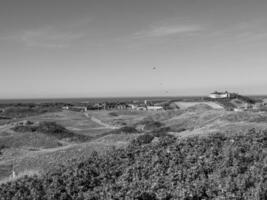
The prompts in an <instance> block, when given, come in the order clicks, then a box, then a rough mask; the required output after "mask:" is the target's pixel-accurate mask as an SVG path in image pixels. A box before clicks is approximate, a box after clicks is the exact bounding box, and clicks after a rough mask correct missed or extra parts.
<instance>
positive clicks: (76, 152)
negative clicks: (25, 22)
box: [0, 105, 267, 180]
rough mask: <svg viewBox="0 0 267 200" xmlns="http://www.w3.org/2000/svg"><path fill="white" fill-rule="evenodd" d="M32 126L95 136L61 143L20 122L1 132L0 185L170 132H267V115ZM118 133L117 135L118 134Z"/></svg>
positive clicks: (166, 116)
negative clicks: (141, 136) (10, 178)
mask: <svg viewBox="0 0 267 200" xmlns="http://www.w3.org/2000/svg"><path fill="white" fill-rule="evenodd" d="M24 119H27V120H29V121H32V122H39V123H40V122H47V121H50V122H55V123H57V124H59V125H62V126H63V127H65V128H66V129H68V130H70V131H71V132H72V133H73V134H83V135H85V136H90V138H91V139H90V140H88V141H80V142H76V141H71V140H68V139H66V138H64V139H59V138H56V137H53V135H47V134H44V133H40V132H23V133H21V132H16V131H14V130H12V127H14V124H15V122H16V121H13V123H10V124H5V125H2V126H0V146H1V145H2V146H3V148H2V149H1V154H0V179H5V180H6V178H8V176H9V175H10V174H11V172H12V168H14V169H15V171H16V172H17V173H18V174H22V173H27V171H28V172H29V173H30V172H35V173H38V174H42V173H43V172H46V171H49V170H51V169H53V168H56V167H57V166H58V165H60V164H64V165H65V164H68V163H69V162H70V161H71V160H73V159H77V160H85V159H86V158H88V157H89V156H90V155H91V153H92V152H94V151H97V152H102V153H103V152H106V151H109V150H110V149H113V148H120V147H125V146H127V145H128V144H129V143H130V142H131V141H132V140H133V139H135V138H136V137H137V136H138V135H139V134H143V133H157V134H158V133H159V132H161V131H164V132H168V133H169V134H172V135H173V136H175V137H187V136H191V135H208V134H214V133H217V132H221V133H225V134H234V133H239V132H244V131H248V130H250V129H252V128H254V129H256V130H265V129H267V123H266V122H267V114H266V113H265V112H261V113H260V112H233V111H225V110H221V109H212V108H211V107H208V106H203V105H193V107H189V108H187V109H183V110H170V111H163V112H145V111H134V112H131V111H121V110H114V111H88V112H86V113H82V112H72V111H61V112H53V113H45V114H41V115H35V116H31V117H27V118H21V119H19V120H24ZM121 127H130V129H131V128H139V127H145V128H144V129H142V128H141V129H138V130H139V133H138V132H136V133H134V132H133V133H127V131H126V132H124V131H120V130H127V128H126V129H120V128H121ZM130 129H129V130H130ZM116 130H118V131H116Z"/></svg>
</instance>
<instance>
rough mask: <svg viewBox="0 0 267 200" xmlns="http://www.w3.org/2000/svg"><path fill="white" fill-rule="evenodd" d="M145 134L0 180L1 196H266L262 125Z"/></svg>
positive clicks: (149, 199)
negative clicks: (72, 161)
mask: <svg viewBox="0 0 267 200" xmlns="http://www.w3.org/2000/svg"><path fill="white" fill-rule="evenodd" d="M143 137H144V138H143V139H144V140H143V141H145V142H141V143H140V144H139V143H137V142H136V140H135V141H134V142H133V143H132V144H131V145H129V146H128V147H127V148H125V149H119V150H113V151H111V152H109V153H107V155H98V154H97V153H93V154H92V155H91V157H90V158H89V159H88V160H87V161H85V162H81V163H78V164H76V165H74V166H71V167H70V166H69V167H64V166H62V167H60V168H58V170H56V171H53V172H50V173H48V174H46V175H44V176H42V177H37V176H33V177H24V178H22V179H18V180H16V181H14V182H10V183H6V184H2V185H1V186H0V199H3V200H11V199H12V200H17V199H29V200H30V199H35V200H43V199H50V200H52V199H55V200H56V199H62V200H63V199H65V200H68V199H76V200H83V199H90V200H97V199H103V200H104V199H117V200H118V199H136V200H167V199H168V200H171V199H184V200H197V199H218V200H219V199H227V200H228V199H233V200H243V199H244V200H264V199H267V157H266V154H267V153H266V148H267V132H266V131H255V130H254V129H252V130H251V131H249V132H248V133H246V134H238V135H225V134H219V133H218V134H213V135H210V136H209V137H197V136H194V137H188V138H184V139H174V138H171V137H168V136H167V137H161V138H159V140H158V142H153V143H151V141H152V140H151V138H153V136H152V137H150V136H148V135H146V136H143ZM140 138H141V137H139V139H140ZM149 138H150V139H149ZM140 141H141V140H140ZM149 141H150V142H149ZM145 143H146V144H145Z"/></svg>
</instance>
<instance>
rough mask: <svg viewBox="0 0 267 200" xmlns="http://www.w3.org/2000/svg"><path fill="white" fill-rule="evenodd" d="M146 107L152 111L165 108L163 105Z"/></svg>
mask: <svg viewBox="0 0 267 200" xmlns="http://www.w3.org/2000/svg"><path fill="white" fill-rule="evenodd" d="M146 109H147V110H151V111H161V110H164V109H163V107H162V106H147V107H146Z"/></svg>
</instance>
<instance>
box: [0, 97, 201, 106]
mask: <svg viewBox="0 0 267 200" xmlns="http://www.w3.org/2000/svg"><path fill="white" fill-rule="evenodd" d="M197 98H200V97H199V96H153V97H95V98H92V97H90V98H85V97H83V98H42V99H41V98H40V99H0V104H16V103H35V104H41V103H96V102H97V103H101V102H135V101H136V102H139V101H144V100H148V101H153V102H154V101H167V100H176V99H177V100H182V99H197Z"/></svg>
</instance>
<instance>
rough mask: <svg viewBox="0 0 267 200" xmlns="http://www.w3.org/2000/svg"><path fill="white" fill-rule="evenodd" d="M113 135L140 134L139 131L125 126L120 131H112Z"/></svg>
mask: <svg viewBox="0 0 267 200" xmlns="http://www.w3.org/2000/svg"><path fill="white" fill-rule="evenodd" d="M111 133H112V134H121V133H126V134H130V133H138V131H137V130H136V129H135V128H134V127H132V126H124V127H121V128H119V129H116V130H113V131H111Z"/></svg>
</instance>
